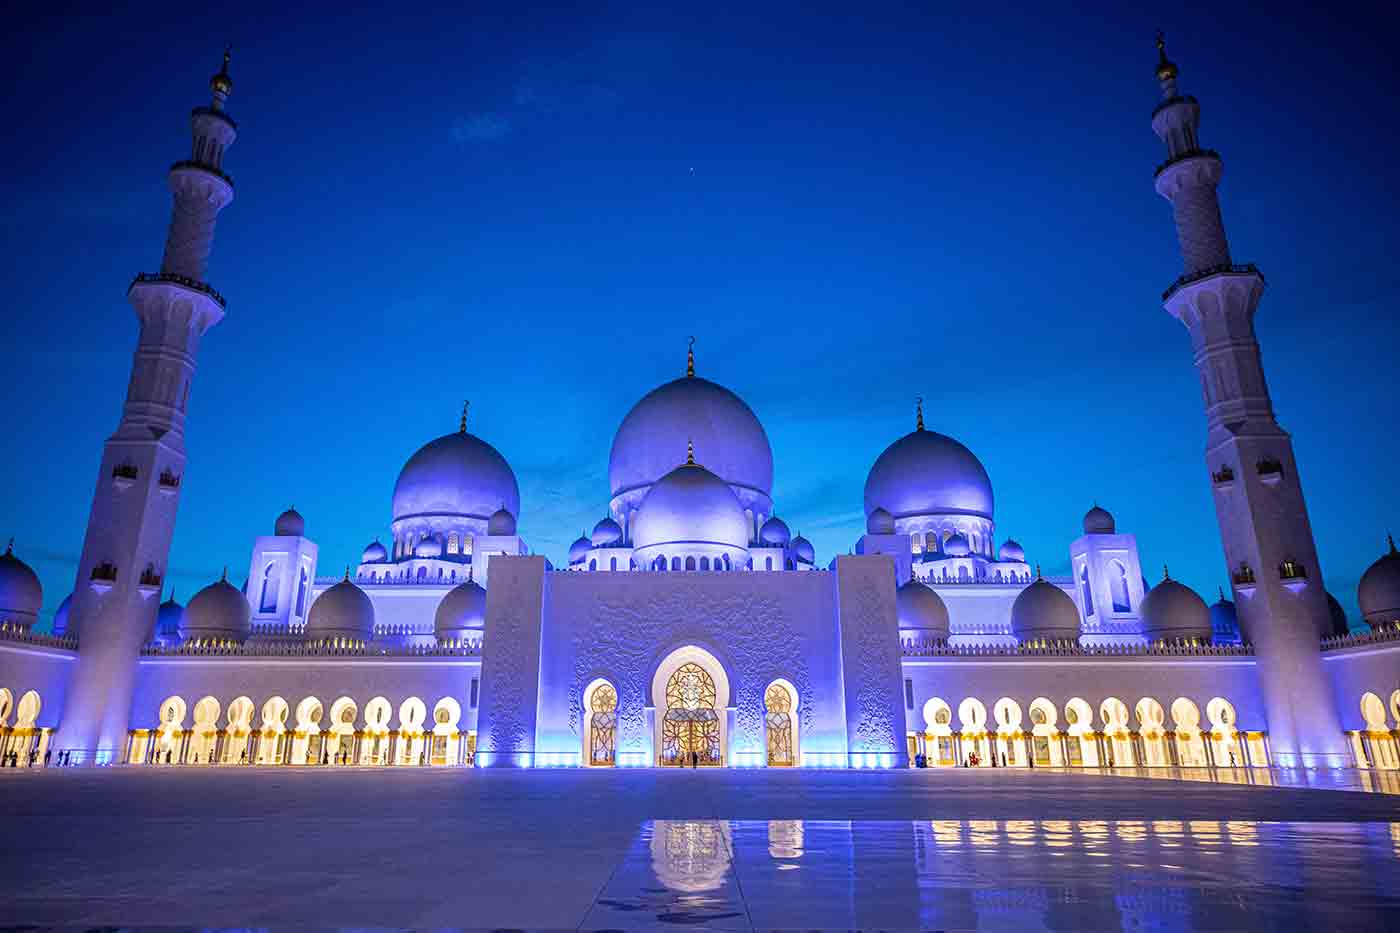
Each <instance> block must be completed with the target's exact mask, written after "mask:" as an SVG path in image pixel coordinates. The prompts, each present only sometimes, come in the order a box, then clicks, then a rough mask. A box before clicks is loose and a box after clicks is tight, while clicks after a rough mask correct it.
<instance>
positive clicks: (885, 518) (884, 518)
mask: <svg viewBox="0 0 1400 933" xmlns="http://www.w3.org/2000/svg"><path fill="white" fill-rule="evenodd" d="M865 533H866V534H871V535H892V534H894V516H893V515H891V514H890V513H889V510H888V509H884V508H881V507H879V506H876V507H875V510H874V511H873V512H871V513H870V514H869V515H867V516H866V517H865Z"/></svg>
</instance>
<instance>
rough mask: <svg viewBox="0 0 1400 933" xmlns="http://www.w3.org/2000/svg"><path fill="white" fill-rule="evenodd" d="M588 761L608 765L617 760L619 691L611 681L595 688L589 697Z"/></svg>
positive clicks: (592, 763)
mask: <svg viewBox="0 0 1400 933" xmlns="http://www.w3.org/2000/svg"><path fill="white" fill-rule="evenodd" d="M588 712H589V714H590V715H589V717H588V763H589V764H590V765H593V766H604V767H606V766H608V765H612V764H615V763H616V762H617V691H616V690H615V689H613V685H612V684H609V683H601V684H598V686H596V687H594V688H593V692H592V694H591V695H590V696H589V698H588Z"/></svg>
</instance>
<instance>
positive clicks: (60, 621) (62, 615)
mask: <svg viewBox="0 0 1400 933" xmlns="http://www.w3.org/2000/svg"><path fill="white" fill-rule="evenodd" d="M72 608H73V594H72V593H69V594H68V595H67V596H65V597H63V602H61V603H59V604H58V608H57V609H55V610H54V613H53V633H54V634H55V635H58V636H63V635H67V634H68V613H69V612H70V611H71V610H72ZM74 634H77V633H76V632H75V633H74Z"/></svg>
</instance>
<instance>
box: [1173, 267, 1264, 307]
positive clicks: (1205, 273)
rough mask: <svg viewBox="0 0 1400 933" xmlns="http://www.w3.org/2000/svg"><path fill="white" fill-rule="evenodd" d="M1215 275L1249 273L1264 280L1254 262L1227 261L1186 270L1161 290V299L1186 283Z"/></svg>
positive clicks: (1186, 284)
mask: <svg viewBox="0 0 1400 933" xmlns="http://www.w3.org/2000/svg"><path fill="white" fill-rule="evenodd" d="M1217 275H1249V276H1255V277H1256V278H1258V279H1259V281H1260V282H1263V281H1264V274H1263V273H1262V272H1260V271H1259V267H1258V266H1256V265H1254V263H1252V262H1250V263H1245V264H1243V265H1240V264H1238V263H1227V264H1224V265H1219V266H1210V267H1208V268H1205V269H1198V270H1196V271H1195V272H1188V273H1187V274H1186V275H1183V276H1181V277H1180V278H1178V279H1177V280H1176V281H1175V282H1173V283H1172V284H1171V287H1170V288H1168V289H1167V290H1166V291H1164V292H1162V300H1163V301H1170V300H1171V297H1172V296H1173V295H1175V294H1176V293H1177V292H1178V291H1180V290H1181V289H1183V288H1185V287H1186V286H1188V285H1194V284H1196V283H1197V282H1201V281H1204V280H1205V279H1209V278H1213V277H1214V276H1217Z"/></svg>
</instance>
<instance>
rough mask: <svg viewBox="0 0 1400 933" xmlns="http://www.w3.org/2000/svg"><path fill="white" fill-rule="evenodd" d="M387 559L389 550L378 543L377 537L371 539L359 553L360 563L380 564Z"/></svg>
mask: <svg viewBox="0 0 1400 933" xmlns="http://www.w3.org/2000/svg"><path fill="white" fill-rule="evenodd" d="M388 559H389V550H388V549H387V548H386V547H384V545H382V544H380V543H379V539H378V538H376V539H374V540H373V541H371V542H370V543H369V544H368V545H367V546H366V547H365V550H364V553H362V554H361V555H360V563H362V564H380V563H383V562H384V561H386V560H388Z"/></svg>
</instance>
